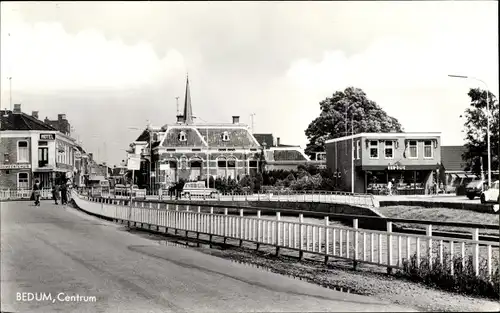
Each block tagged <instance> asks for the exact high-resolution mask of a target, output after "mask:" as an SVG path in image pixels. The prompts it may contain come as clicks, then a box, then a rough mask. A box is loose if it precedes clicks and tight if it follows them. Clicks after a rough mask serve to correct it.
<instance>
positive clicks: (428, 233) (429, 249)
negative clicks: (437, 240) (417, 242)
mask: <svg viewBox="0 0 500 313" xmlns="http://www.w3.org/2000/svg"><path fill="white" fill-rule="evenodd" d="M425 235H426V236H427V237H428V238H427V259H428V261H429V268H430V269H432V238H431V236H432V225H427V227H426V230H425Z"/></svg>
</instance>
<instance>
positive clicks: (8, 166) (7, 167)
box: [0, 163, 31, 170]
mask: <svg viewBox="0 0 500 313" xmlns="http://www.w3.org/2000/svg"><path fill="white" fill-rule="evenodd" d="M21 168H31V164H29V163H28V164H0V169H2V170H11V169H21Z"/></svg>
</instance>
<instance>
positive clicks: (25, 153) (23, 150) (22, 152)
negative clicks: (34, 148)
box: [17, 141, 29, 162]
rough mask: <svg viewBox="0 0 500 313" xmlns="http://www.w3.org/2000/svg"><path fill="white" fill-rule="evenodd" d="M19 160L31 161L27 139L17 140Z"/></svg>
mask: <svg viewBox="0 0 500 313" xmlns="http://www.w3.org/2000/svg"><path fill="white" fill-rule="evenodd" d="M17 162H29V150H28V142H27V141H18V142H17Z"/></svg>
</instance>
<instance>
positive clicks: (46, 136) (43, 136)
mask: <svg viewBox="0 0 500 313" xmlns="http://www.w3.org/2000/svg"><path fill="white" fill-rule="evenodd" d="M40 140H56V134H40Z"/></svg>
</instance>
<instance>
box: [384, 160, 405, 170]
mask: <svg viewBox="0 0 500 313" xmlns="http://www.w3.org/2000/svg"><path fill="white" fill-rule="evenodd" d="M405 169H406V166H404V165H401V163H399V162H396V163H394V164H390V163H389V165H388V166H387V170H389V171H404V170H405Z"/></svg>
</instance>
